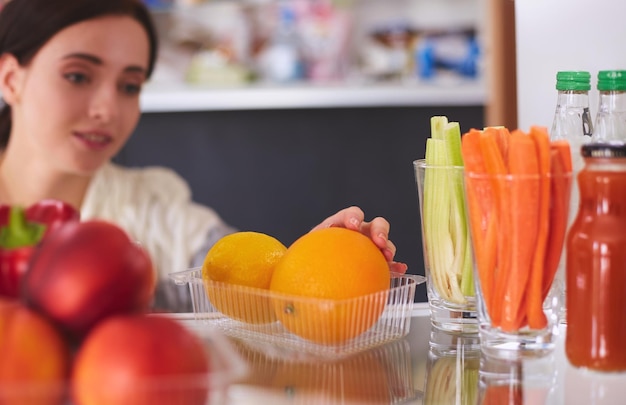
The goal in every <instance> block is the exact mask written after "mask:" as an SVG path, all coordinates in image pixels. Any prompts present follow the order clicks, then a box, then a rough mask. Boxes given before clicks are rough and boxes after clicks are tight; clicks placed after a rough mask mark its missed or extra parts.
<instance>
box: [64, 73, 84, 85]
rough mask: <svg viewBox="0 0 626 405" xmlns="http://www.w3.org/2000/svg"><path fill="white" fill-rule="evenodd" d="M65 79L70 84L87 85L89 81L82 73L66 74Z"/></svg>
mask: <svg viewBox="0 0 626 405" xmlns="http://www.w3.org/2000/svg"><path fill="white" fill-rule="evenodd" d="M65 78H66V79H67V80H69V81H70V82H72V83H76V84H82V83H87V82H88V81H89V78H88V77H87V75H85V74H83V73H66V74H65Z"/></svg>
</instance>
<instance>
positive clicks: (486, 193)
mask: <svg viewBox="0 0 626 405" xmlns="http://www.w3.org/2000/svg"><path fill="white" fill-rule="evenodd" d="M480 136H481V131H479V130H477V129H471V130H470V131H469V132H467V133H466V134H464V135H463V137H462V139H461V141H462V144H461V153H462V154H463V162H464V165H465V171H466V174H467V175H466V187H465V190H466V198H467V205H468V209H469V213H468V214H469V215H468V220H469V224H470V229H471V235H472V244H473V248H474V257H475V260H476V265H477V267H478V279H479V282H480V288H481V292H482V294H483V297H484V302H485V303H486V304H487V311H488V312H489V311H490V308H489V305H490V302H491V295H492V288H493V287H492V276H491V272H492V271H493V266H494V265H495V263H491V262H492V261H491V260H490V258H491V257H494V258H495V256H494V255H493V252H494V251H495V250H494V249H495V240H494V241H493V242H490V241H488V240H487V234H488V232H489V231H488V229H489V228H490V226H489V224H490V223H489V219H490V217H489V213H490V211H491V209H492V205H493V203H494V202H493V195H492V191H491V186H490V185H489V184H486V183H485V182H484V181H483V180H482V179H481V178H476V177H472V176H473V175H484V174H485V173H486V172H487V169H486V167H485V162H484V161H483V157H482V152H481V150H480ZM492 222H493V221H492ZM491 228H494V226H493V225H492V226H491ZM490 232H491V234H493V235H495V229H492V230H491V231H490ZM492 239H493V238H492Z"/></svg>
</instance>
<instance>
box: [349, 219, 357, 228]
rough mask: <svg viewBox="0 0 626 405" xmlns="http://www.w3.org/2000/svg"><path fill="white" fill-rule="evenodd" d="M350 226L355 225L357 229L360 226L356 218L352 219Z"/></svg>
mask: <svg viewBox="0 0 626 405" xmlns="http://www.w3.org/2000/svg"><path fill="white" fill-rule="evenodd" d="M350 224H351V225H354V226H355V227H358V226H359V220H358V218H355V217H352V218H350Z"/></svg>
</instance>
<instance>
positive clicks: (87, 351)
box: [71, 315, 210, 405]
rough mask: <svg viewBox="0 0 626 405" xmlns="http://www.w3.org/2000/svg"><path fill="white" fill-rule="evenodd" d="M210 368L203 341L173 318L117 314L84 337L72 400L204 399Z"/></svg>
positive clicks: (141, 403) (161, 403)
mask: <svg viewBox="0 0 626 405" xmlns="http://www.w3.org/2000/svg"><path fill="white" fill-rule="evenodd" d="M209 368H210V366H209V356H208V354H207V352H206V351H205V348H204V345H203V343H202V341H201V340H200V339H199V338H198V337H197V336H196V335H194V334H193V333H192V332H190V331H189V330H188V329H185V328H184V327H183V326H182V325H181V324H179V323H178V322H176V321H175V320H173V319H171V318H167V317H165V316H160V315H134V316H133V315H126V316H115V317H110V318H108V319H106V320H104V321H103V322H101V323H100V324H99V325H98V326H96V327H95V328H94V329H93V330H92V332H90V334H89V335H88V336H87V338H86V339H85V340H84V342H83V344H82V346H81V348H80V349H79V351H78V353H77V355H76V360H75V363H74V369H73V373H72V377H71V379H72V386H71V394H72V398H73V400H74V403H75V404H76V405H131V404H132V405H148V404H149V405H181V404H185V405H196V404H197V405H203V404H205V403H206V402H207V399H208V393H209V379H208V378H209V376H208V372H209Z"/></svg>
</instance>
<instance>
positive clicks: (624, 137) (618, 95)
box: [593, 70, 626, 143]
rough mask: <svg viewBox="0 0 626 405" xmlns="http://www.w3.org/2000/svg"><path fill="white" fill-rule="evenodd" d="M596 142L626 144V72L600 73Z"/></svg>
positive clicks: (603, 71) (594, 138)
mask: <svg viewBox="0 0 626 405" xmlns="http://www.w3.org/2000/svg"><path fill="white" fill-rule="evenodd" d="M598 95H599V106H598V112H597V114H596V122H595V128H596V130H595V132H594V135H593V141H594V142H604V143H607V142H608V143H626V70H601V71H600V72H598Z"/></svg>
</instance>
